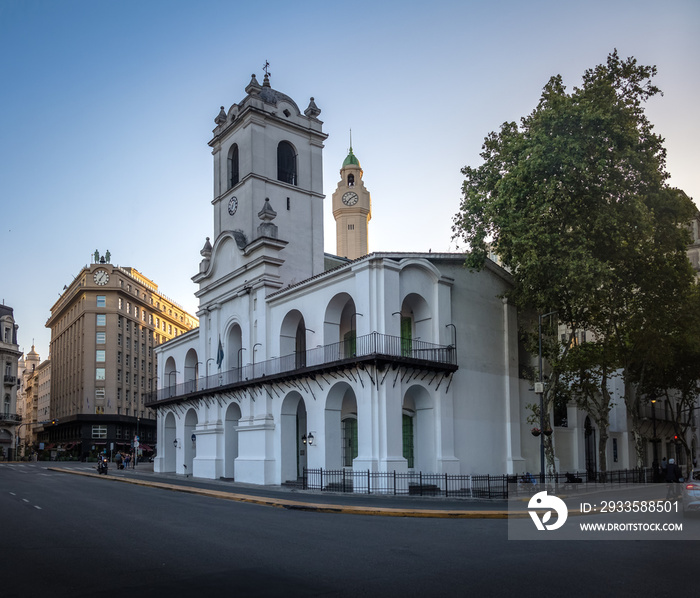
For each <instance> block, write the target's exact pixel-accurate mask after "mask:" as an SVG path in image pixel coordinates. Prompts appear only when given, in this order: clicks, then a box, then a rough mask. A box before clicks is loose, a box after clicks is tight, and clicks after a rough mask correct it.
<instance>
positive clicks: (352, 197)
mask: <svg viewBox="0 0 700 598" xmlns="http://www.w3.org/2000/svg"><path fill="white" fill-rule="evenodd" d="M342 199H343V203H344V204H345V205H346V206H354V205H355V204H356V203H357V200H358V197H357V193H355V192H354V191H348V192H347V193H345V194H343V198H342Z"/></svg>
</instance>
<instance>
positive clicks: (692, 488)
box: [681, 469, 700, 517]
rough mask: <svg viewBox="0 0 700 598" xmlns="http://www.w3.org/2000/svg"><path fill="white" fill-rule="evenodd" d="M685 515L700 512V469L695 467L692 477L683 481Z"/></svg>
mask: <svg viewBox="0 0 700 598" xmlns="http://www.w3.org/2000/svg"><path fill="white" fill-rule="evenodd" d="M681 487H682V489H683V491H682V498H683V516H684V517H685V516H687V515H690V514H700V469H693V471H692V472H691V474H690V477H689V478H688V479H687V480H685V482H682V483H681Z"/></svg>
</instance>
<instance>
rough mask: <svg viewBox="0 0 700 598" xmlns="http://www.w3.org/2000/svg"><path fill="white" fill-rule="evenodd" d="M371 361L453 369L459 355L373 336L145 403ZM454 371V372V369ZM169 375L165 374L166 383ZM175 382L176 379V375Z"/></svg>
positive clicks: (184, 387) (183, 387) (227, 374)
mask: <svg viewBox="0 0 700 598" xmlns="http://www.w3.org/2000/svg"><path fill="white" fill-rule="evenodd" d="M368 357H384V358H404V359H412V360H421V361H422V362H427V363H433V364H443V365H450V366H454V365H456V364H457V354H456V351H455V348H454V346H452V345H450V346H444V345H436V344H433V343H427V342H424V341H419V340H412V339H410V338H401V337H398V336H391V335H388V334H380V333H378V332H372V333H370V334H366V335H364V336H359V337H356V338H351V339H348V340H345V341H341V342H338V343H332V344H330V345H322V346H319V347H315V348H313V349H308V350H306V351H300V352H296V353H292V354H291V355H285V356H283V357H275V358H273V359H268V360H266V361H261V362H260V363H250V364H248V365H245V366H243V367H240V368H233V369H231V370H225V371H218V372H217V373H215V374H211V375H209V376H203V377H201V378H197V379H194V380H189V381H187V382H182V383H180V384H172V385H168V386H165V387H164V388H159V389H158V390H157V391H154V392H150V393H148V395H147V397H146V403H153V402H156V401H162V400H167V399H171V398H174V397H178V396H183V395H187V394H190V393H193V392H198V391H204V390H210V389H215V388H217V387H220V386H229V385H233V384H245V383H246V382H248V381H252V380H256V379H259V378H264V377H266V376H274V375H277V374H285V373H289V372H293V371H294V370H300V369H304V368H312V369H313V368H315V367H321V366H327V365H329V364H333V363H338V362H343V361H345V360H350V361H351V360H353V359H360V358H368ZM453 369H454V368H453ZM168 377H169V375H168V374H167V373H166V374H165V383H166V384H168V382H170V381H172V380H168ZM172 378H173V379H174V378H175V373H174V372H173V374H172Z"/></svg>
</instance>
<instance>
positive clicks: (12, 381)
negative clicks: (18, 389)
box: [5, 374, 17, 386]
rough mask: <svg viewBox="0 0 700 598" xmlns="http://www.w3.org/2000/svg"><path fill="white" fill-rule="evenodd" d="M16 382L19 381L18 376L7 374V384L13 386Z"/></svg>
mask: <svg viewBox="0 0 700 598" xmlns="http://www.w3.org/2000/svg"><path fill="white" fill-rule="evenodd" d="M16 383H17V376H10V375H9V374H5V384H9V385H10V386H12V385H14V384H16Z"/></svg>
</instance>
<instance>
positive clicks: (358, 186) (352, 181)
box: [333, 145, 372, 260]
mask: <svg viewBox="0 0 700 598" xmlns="http://www.w3.org/2000/svg"><path fill="white" fill-rule="evenodd" d="M333 217H334V218H335V230H336V252H337V254H338V255H339V256H341V257H347V258H349V259H351V260H354V259H357V258H358V257H362V256H363V255H367V252H368V250H367V228H368V227H367V225H368V223H369V219H370V218H371V217H372V202H371V200H370V196H369V191H367V189H365V184H364V182H363V181H362V168H361V167H360V161H359V160H358V159H357V157H356V156H355V154H354V153H353V152H352V145H351V146H350V150H349V153H348V157H347V158H345V161H344V162H343V166H342V167H341V169H340V181H339V182H338V187H337V188H336V190H335V192H334V193H333Z"/></svg>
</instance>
